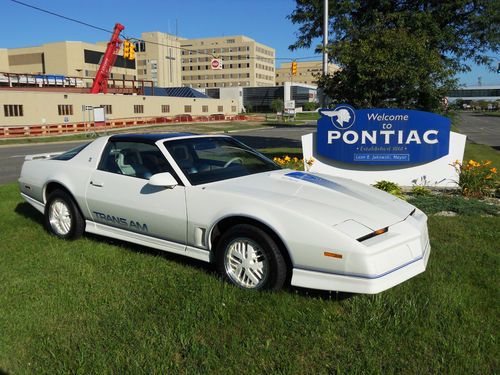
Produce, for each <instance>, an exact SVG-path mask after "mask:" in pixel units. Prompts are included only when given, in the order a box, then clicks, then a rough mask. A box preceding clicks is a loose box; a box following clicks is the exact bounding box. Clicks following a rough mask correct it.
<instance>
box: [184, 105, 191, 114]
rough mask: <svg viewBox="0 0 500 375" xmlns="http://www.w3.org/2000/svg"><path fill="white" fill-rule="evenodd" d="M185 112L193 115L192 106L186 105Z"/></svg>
mask: <svg viewBox="0 0 500 375" xmlns="http://www.w3.org/2000/svg"><path fill="white" fill-rule="evenodd" d="M184 112H185V113H191V106H190V105H185V106H184Z"/></svg>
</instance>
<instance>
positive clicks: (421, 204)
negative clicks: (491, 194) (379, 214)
mask: <svg viewBox="0 0 500 375" xmlns="http://www.w3.org/2000/svg"><path fill="white" fill-rule="evenodd" d="M408 202H409V203H411V204H412V205H414V206H417V207H418V208H419V209H421V210H422V211H424V212H425V213H426V214H427V215H433V214H436V213H438V212H441V211H451V212H455V213H456V214H457V215H464V216H479V215H488V216H498V215H499V213H500V212H499V210H498V206H495V205H493V204H488V203H486V202H484V201H481V200H479V199H471V198H464V197H461V196H459V195H455V196H447V195H430V196H413V197H410V198H409V199H408Z"/></svg>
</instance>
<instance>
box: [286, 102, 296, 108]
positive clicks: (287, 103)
mask: <svg viewBox="0 0 500 375" xmlns="http://www.w3.org/2000/svg"><path fill="white" fill-rule="evenodd" d="M285 109H295V100H285Z"/></svg>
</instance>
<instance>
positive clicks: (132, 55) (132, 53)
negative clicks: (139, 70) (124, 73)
mask: <svg viewBox="0 0 500 375" xmlns="http://www.w3.org/2000/svg"><path fill="white" fill-rule="evenodd" d="M129 44H130V52H129V56H128V59H129V60H135V44H134V43H129Z"/></svg>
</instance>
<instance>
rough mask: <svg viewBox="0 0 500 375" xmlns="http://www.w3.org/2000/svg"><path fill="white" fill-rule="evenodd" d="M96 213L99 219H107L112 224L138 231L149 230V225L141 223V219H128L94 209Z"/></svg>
mask: <svg viewBox="0 0 500 375" xmlns="http://www.w3.org/2000/svg"><path fill="white" fill-rule="evenodd" d="M94 215H95V217H96V219H97V220H99V221H105V222H106V223H107V224H110V225H113V224H116V225H119V226H122V227H126V228H128V229H130V230H134V231H137V232H145V233H147V232H148V226H147V225H146V224H141V223H140V222H139V221H136V220H128V219H125V218H123V217H118V216H113V215H107V214H105V213H102V212H97V211H94Z"/></svg>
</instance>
